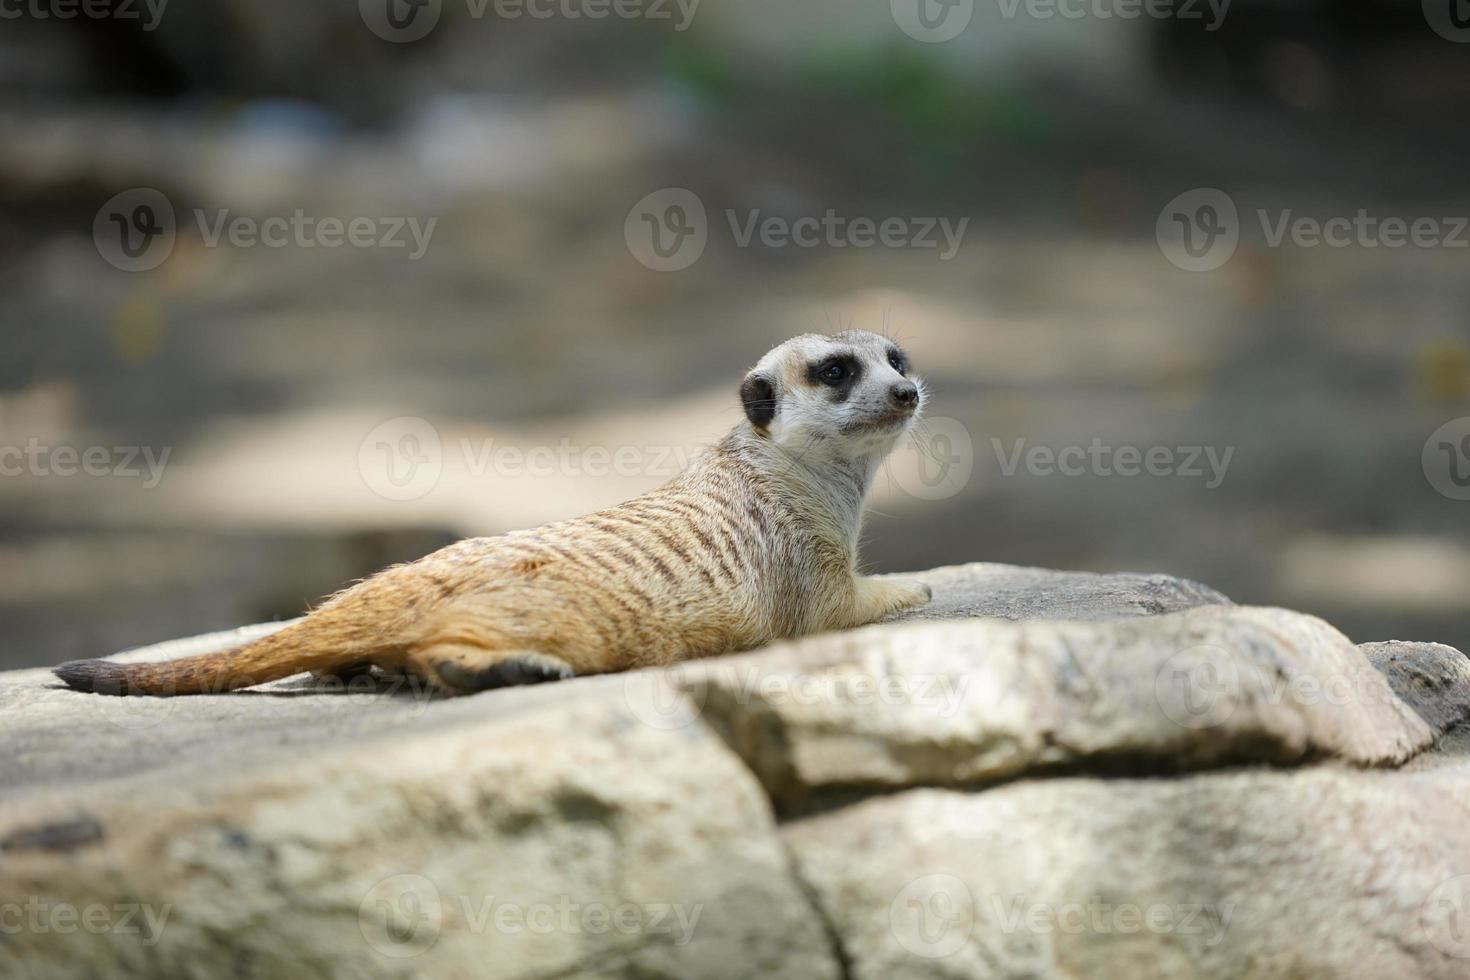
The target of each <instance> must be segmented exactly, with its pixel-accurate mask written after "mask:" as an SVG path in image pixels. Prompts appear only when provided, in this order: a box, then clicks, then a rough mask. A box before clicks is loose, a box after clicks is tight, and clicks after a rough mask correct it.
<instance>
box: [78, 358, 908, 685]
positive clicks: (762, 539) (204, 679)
mask: <svg viewBox="0 0 1470 980" xmlns="http://www.w3.org/2000/svg"><path fill="white" fill-rule="evenodd" d="M833 356H846V357H848V358H849V359H852V360H855V362H856V363H857V364H858V365H859V371H860V375H861V379H860V381H858V382H857V383H856V384H854V385H853V386H852V387H851V389H850V390H849V391H848V392H847V393H846V395H845V396H842V397H840V398H839V393H838V392H837V391H836V390H835V389H833V388H830V387H828V385H827V384H826V383H823V382H815V381H813V380H812V378H811V377H810V372H811V370H812V368H811V365H813V364H815V363H820V362H822V359H823V358H831V357H833ZM895 357H901V353H896V348H895V347H894V345H893V344H892V342H891V341H888V340H886V339H885V338H882V337H879V336H876V335H874V334H869V333H863V332H857V331H854V332H848V333H844V334H838V335H835V336H832V337H827V336H819V335H804V336H801V337H797V338H794V339H793V340H790V341H788V342H787V343H785V344H782V345H781V346H780V347H778V348H776V349H775V350H773V351H771V352H770V353H768V354H767V355H766V356H765V357H764V358H762V359H761V362H760V363H759V364H758V365H757V366H756V368H755V370H754V371H753V372H752V374H751V375H750V376H748V378H758V379H762V380H764V381H766V382H769V384H770V385H771V393H772V398H773V400H774V408H775V413H774V418H769V419H767V418H764V417H763V416H762V413H761V410H762V408H764V407H766V406H767V405H769V404H770V401H769V400H764V399H747V406H746V408H747V416H748V417H747V419H746V420H745V421H742V422H741V423H740V424H739V425H737V426H736V427H735V428H734V429H733V430H732V431H731V432H730V433H729V434H728V435H727V436H725V438H724V439H723V440H722V441H721V442H720V443H719V444H718V445H716V446H715V447H714V448H713V449H711V450H709V451H708V452H707V453H705V454H704V455H703V456H702V457H700V458H699V459H698V460H697V461H696V462H695V464H694V465H692V466H691V467H690V469H689V470H688V471H687V472H685V473H683V474H681V475H680V476H678V477H676V478H675V479H674V480H672V481H670V482H669V483H667V484H665V485H664V486H662V487H659V488H658V489H656V490H653V491H651V492H649V493H647V494H644V495H643V496H641V497H637V498H635V499H633V500H630V501H628V502H626V503H624V504H620V505H619V506H617V507H612V508H610V509H608V510H603V511H599V512H597V513H594V514H590V515H588V516H586V517H580V518H577V519H575V520H569V521H563V522H560V523H555V524H549V525H545V526H543V527H539V528H535V529H532V530H527V531H516V532H512V533H510V534H506V535H503V536H500V537H494V538H469V539H466V540H463V541H460V542H458V543H456V544H453V545H450V546H449V547H447V548H443V549H441V550H439V551H436V552H434V553H433V554H431V555H428V556H427V557H425V558H422V559H420V560H418V561H416V562H413V563H411V564H408V565H400V566H396V567H393V568H389V569H386V570H384V571H382V572H380V573H378V574H377V575H375V576H373V577H371V578H369V579H367V580H365V581H363V582H361V583H359V584H357V585H355V586H353V587H351V588H349V589H347V590H346V591H344V592H342V593H340V594H338V595H337V596H335V597H333V598H332V599H330V600H329V601H327V602H326V603H324V604H323V605H322V606H321V607H320V608H318V609H317V610H316V611H314V612H313V613H312V614H311V615H309V616H308V617H307V618H306V619H305V620H303V621H302V622H300V623H297V624H295V625H293V626H290V627H288V628H286V629H284V630H282V631H281V632H279V633H276V634H274V635H272V636H269V637H266V638H265V639H262V640H259V641H257V642H255V643H251V644H248V645H246V646H244V647H240V648H238V649H236V650H233V651H228V652H225V653H221V654H211V655H204V656H199V657H191V658H187V659H184V660H178V661H171V662H163V663H153V664H135V665H121V664H116V663H113V662H110V661H81V662H78V663H75V664H68V665H63V666H62V667H60V668H57V673H58V675H59V676H61V677H62V678H63V679H64V680H66V681H67V682H68V683H69V684H71V685H72V686H73V687H78V688H80V689H83V690H97V691H104V692H108V693H146V694H155V695H172V694H196V693H203V692H213V691H224V690H231V689H234V688H239V687H246V686H249V685H252V684H259V683H262V682H264V681H268V680H273V679H275V678H279V677H284V676H288V675H290V674H295V673H299V672H301V671H307V670H311V671H317V672H319V673H337V674H345V673H351V672H353V671H357V670H361V669H364V668H365V667H366V666H367V665H368V664H375V665H378V666H381V667H383V668H385V669H399V670H403V669H406V670H407V671H409V672H411V673H414V674H417V675H419V676H421V677H423V678H425V679H426V680H427V681H429V683H431V684H433V685H435V686H437V687H441V688H443V689H445V690H448V691H451V692H455V693H463V692H468V691H472V690H477V689H480V688H483V687H488V686H498V685H499V684H505V683H523V682H528V681H534V680H545V679H555V678H557V677H561V676H568V675H571V674H592V673H604V672H608V671H620V670H627V669H629V668H633V667H642V666H648V665H655V664H669V663H673V662H676V661H679V660H682V659H686V658H693V657H705V656H710V655H713V654H720V653H726V652H730V651H735V650H744V649H748V648H751V647H755V646H759V645H761V644H764V643H767V642H769V641H771V640H775V639H780V638H785V637H793V636H800V635H802V634H806V633H813V632H818V631H823V630H833V629H845V628H848V627H854V626H861V625H864V624H866V623H871V622H873V621H875V620H878V619H881V618H882V617H884V616H886V615H888V614H890V613H893V612H897V611H899V610H902V609H907V608H910V607H912V606H916V605H920V604H922V603H923V602H925V601H926V600H927V598H928V589H927V587H925V586H922V585H917V584H909V585H902V584H896V583H892V582H885V581H879V580H876V579H872V578H865V577H861V576H859V575H858V573H857V548H858V537H859V532H860V525H861V516H862V507H863V501H864V498H865V497H866V494H867V490H868V487H869V485H870V483H871V481H872V478H873V476H874V473H875V471H876V469H877V467H878V465H879V464H880V463H881V462H882V460H883V458H884V457H885V456H886V455H887V453H888V452H889V451H890V450H891V448H892V447H893V444H894V443H895V442H896V441H897V439H898V438H899V437H900V436H901V435H902V434H903V433H904V432H905V431H906V430H907V427H908V425H909V424H910V423H911V422H912V420H913V418H914V416H915V415H916V414H917V409H918V402H919V400H920V399H921V397H922V395H921V393H916V392H914V391H912V390H910V391H909V392H908V394H907V397H909V398H911V399H913V404H911V405H909V404H902V405H901V404H899V403H898V402H897V401H896V399H897V398H899V397H900V396H899V395H896V394H894V390H895V387H896V386H897V387H904V386H906V387H908V388H909V389H912V388H913V387H914V386H913V385H912V384H908V383H907V382H906V380H905V379H904V378H903V377H902V376H901V375H900V373H899V372H898V371H897V370H895V369H894V367H893V366H892V363H891V362H890V359H891V358H895ZM747 383H748V384H749V381H748V382H747ZM756 390H762V389H756ZM742 392H743V393H744V392H746V389H745V388H742ZM767 414H769V413H767ZM758 422H760V423H764V424H757V423H758ZM89 665H91V666H89Z"/></svg>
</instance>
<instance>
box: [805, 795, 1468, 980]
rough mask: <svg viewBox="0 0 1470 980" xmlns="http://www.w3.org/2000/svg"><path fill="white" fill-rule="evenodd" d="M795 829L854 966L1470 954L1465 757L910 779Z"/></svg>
mask: <svg viewBox="0 0 1470 980" xmlns="http://www.w3.org/2000/svg"><path fill="white" fill-rule="evenodd" d="M783 833H784V836H785V838H786V840H787V843H788V844H789V845H790V848H791V852H792V854H793V855H794V857H795V859H796V862H797V866H798V868H799V869H800V873H801V875H802V877H803V878H804V879H805V880H806V882H807V884H808V886H809V887H810V888H811V891H812V893H813V894H814V895H815V896H816V900H817V902H818V903H819V905H820V906H821V908H822V910H823V911H824V913H825V914H826V916H827V917H828V919H829V920H830V922H831V923H832V926H833V930H834V932H835V935H836V937H837V941H838V943H839V944H840V946H841V948H842V950H843V954H844V957H845V960H846V962H847V964H848V975H849V976H850V977H852V978H853V980H905V978H910V977H985V978H996V980H1000V978H1016V980H1021V978H1025V980H1045V978H1058V980H1061V978H1073V977H1128V978H1130V980H1149V978H1173V977H1229V978H1245V977H1253V978H1254V977H1258V978H1267V977H1281V978H1285V977H1343V978H1349V977H1362V978H1365V980H1376V978H1381V977H1416V978H1425V980H1431V978H1441V977H1442V978H1445V980H1449V978H1452V977H1453V978H1461V977H1464V976H1466V974H1467V972H1470V930H1467V929H1466V925H1467V924H1470V775H1467V772H1466V770H1465V768H1464V767H1461V768H1460V769H1459V770H1458V771H1451V770H1439V771H1436V772H1433V773H1420V774H1400V773H1384V772H1362V771H1351V770H1344V769H1340V768H1335V767H1322V768H1313V769H1306V770H1301V771H1285V772H1281V771H1268V770H1249V771H1242V772H1229V773H1209V774H1192V775H1189V776H1186V777H1181V778H1177V779H1166V780H1158V779H1145V780H1135V779H1115V780H1103V779H1071V778H1067V779H1052V780H1039V781H1023V782H1019V783H1014V784H1011V785H1007V786H1002V787H998V788H995V789H990V790H986V791H985V792H981V793H958V792H953V791H948V790H913V791H909V792H906V793H902V794H900V795H897V796H893V797H888V798H884V799H879V800H872V801H869V802H866V803H862V804H859V805H857V806H854V807H850V808H847V809H844V810H841V811H837V812H835V813H832V814H828V815H824V816H821V817H815V818H809V819H805V820H802V821H799V822H797V823H795V824H791V825H788V826H787V827H786V828H785V830H784V831H783Z"/></svg>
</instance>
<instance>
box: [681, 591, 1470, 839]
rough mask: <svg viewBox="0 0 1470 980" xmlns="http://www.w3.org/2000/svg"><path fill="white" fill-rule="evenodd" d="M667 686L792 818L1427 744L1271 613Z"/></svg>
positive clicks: (877, 647)
mask: <svg viewBox="0 0 1470 980" xmlns="http://www.w3.org/2000/svg"><path fill="white" fill-rule="evenodd" d="M1444 649H1445V650H1449V648H1444ZM1450 652H1451V653H1453V652H1454V651H1450ZM668 676H669V677H670V679H671V680H677V682H678V683H681V684H682V685H683V687H684V689H685V690H686V691H688V692H689V694H690V696H691V698H692V699H693V700H694V701H695V703H696V704H700V705H702V706H703V710H704V712H705V715H706V717H708V718H710V719H711V720H712V721H713V722H714V723H715V725H716V728H717V729H718V730H719V731H721V732H722V733H724V734H725V736H726V737H727V739H728V740H729V741H730V744H731V746H732V747H734V748H735V750H736V751H737V752H739V753H740V754H741V756H742V757H743V758H744V759H745V760H746V762H747V763H748V764H749V765H750V767H751V768H752V769H753V770H755V772H756V773H757V774H758V775H759V776H760V777H761V779H762V781H763V782H764V783H765V784H766V787H767V790H768V791H769V792H770V793H771V794H772V796H773V797H774V798H775V800H776V802H777V805H778V806H779V807H781V808H783V809H787V810H791V809H800V808H801V807H803V806H807V805H811V803H812V802H813V797H817V798H818V801H819V802H820V797H821V794H822V793H823V791H827V792H829V793H830V792H833V791H836V792H839V793H841V792H846V793H847V794H849V795H850V794H851V792H853V791H860V790H872V789H886V788H893V787H906V786H914V785H920V784H938V785H978V784H984V783H993V782H998V781H1000V780H1005V779H1012V778H1015V777H1016V776H1017V775H1020V774H1022V773H1024V772H1027V771H1031V770H1037V769H1059V768H1065V769H1077V768H1081V767H1093V768H1102V769H1116V768H1118V767H1132V768H1134V769H1144V770H1148V771H1178V770H1181V769H1190V768H1200V767H1207V766H1217V765H1222V764H1225V763H1230V762H1271V763H1276V764H1289V763H1294V762H1300V761H1302V760H1305V759H1312V758H1337V759H1342V760H1345V761H1348V762H1352V763H1356V764H1360V765H1383V764H1396V763H1401V762H1403V761H1405V760H1406V759H1408V758H1409V757H1410V756H1411V755H1413V754H1414V753H1416V752H1418V751H1420V750H1422V749H1423V748H1425V747H1426V746H1427V745H1429V743H1430V742H1431V741H1432V740H1433V738H1434V736H1435V735H1436V734H1438V729H1437V728H1435V727H1432V726H1431V724H1430V723H1426V720H1424V719H1421V718H1420V716H1419V715H1418V714H1417V713H1416V712H1415V711H1414V710H1413V709H1411V708H1409V707H1408V706H1406V705H1405V704H1404V703H1403V702H1402V701H1400V700H1399V698H1398V697H1397V696H1395V694H1394V693H1393V690H1392V689H1391V688H1390V686H1389V684H1388V683H1387V682H1386V681H1385V679H1384V677H1383V675H1382V674H1380V673H1379V672H1378V671H1377V670H1375V669H1374V668H1373V667H1372V666H1371V665H1370V664H1369V662H1368V660H1367V659H1366V658H1365V657H1364V655H1363V654H1362V653H1361V652H1360V651H1359V650H1358V649H1357V648H1355V647H1354V646H1353V644H1352V643H1351V642H1350V641H1349V640H1348V639H1347V638H1346V637H1344V636H1343V635H1342V634H1341V633H1339V632H1337V631H1336V630H1335V629H1333V628H1332V627H1331V626H1329V625H1327V624H1326V623H1324V622H1322V621H1321V620H1319V619H1316V618H1314V617H1311V616H1305V615H1302V614H1300V613H1293V612H1288V611H1286V610H1282V609H1258V608H1245V607H1236V606H1206V607H1201V608H1196V609H1192V610H1188V611H1186V612H1180V613H1172V614H1169V615H1164V616H1155V617H1149V618H1145V619H1129V620H1115V621H1109V622H1049V621H1041V622H1025V623H1008V622H1002V621H998V620H957V621H952V622H931V623H911V624H901V625H880V626H874V627H869V628H867V629H863V630H857V631H853V632H848V633H841V634H832V635H829V636H823V637H815V638H809V639H806V640H801V641H797V642H795V643H789V644H783V645H780V646H778V647H773V648H770V649H767V650H765V651H761V652H759V653H754V654H749V655H746V656H743V657H733V658H726V659H723V660H718V661H709V662H705V663H700V664H693V665H690V666H689V667H687V668H686V669H685V670H684V671H683V672H682V674H681V675H668ZM1464 693H1465V692H1464V691H1463V690H1462V691H1461V692H1460V694H1461V696H1463V695H1464ZM1446 718H1447V716H1442V715H1438V714H1437V715H1435V716H1434V718H1433V721H1434V722H1436V723H1439V724H1440V727H1442V726H1443V722H1444V721H1445V720H1446Z"/></svg>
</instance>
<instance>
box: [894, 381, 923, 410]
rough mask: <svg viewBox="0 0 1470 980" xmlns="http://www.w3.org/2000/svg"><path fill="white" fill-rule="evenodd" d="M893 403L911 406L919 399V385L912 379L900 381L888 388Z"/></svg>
mask: <svg viewBox="0 0 1470 980" xmlns="http://www.w3.org/2000/svg"><path fill="white" fill-rule="evenodd" d="M888 394H889V395H890V396H891V397H892V398H893V401H894V403H895V404H898V405H910V406H912V405H913V404H915V403H916V402H918V400H919V386H918V385H916V384H914V383H913V382H912V381H900V382H899V383H898V384H896V385H894V386H893V387H892V388H889V389H888Z"/></svg>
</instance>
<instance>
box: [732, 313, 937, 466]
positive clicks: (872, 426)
mask: <svg viewBox="0 0 1470 980" xmlns="http://www.w3.org/2000/svg"><path fill="white" fill-rule="evenodd" d="M740 401H741V402H742V403H743V404H744V406H745V415H746V417H747V418H749V419H750V424H751V425H752V426H753V427H754V428H755V430H756V432H757V433H759V434H761V435H764V436H766V437H767V438H770V439H772V440H773V441H775V442H776V443H777V444H778V445H780V446H782V447H783V448H786V449H788V450H790V451H791V452H792V453H794V454H798V455H802V454H809V453H813V454H817V455H830V454H836V455H840V456H843V457H848V458H853V457H860V456H873V455H878V456H881V455H885V454H887V453H888V451H889V450H891V449H892V448H893V445H894V443H895V442H897V441H898V438H899V437H900V436H901V435H903V433H904V432H906V431H907V430H908V427H909V426H910V425H911V424H912V423H913V421H914V418H915V416H917V414H918V412H919V409H920V408H921V407H922V405H923V401H924V390H923V387H922V385H920V384H919V382H918V381H917V380H916V379H914V378H912V377H911V376H910V374H909V361H908V356H907V355H906V354H904V352H903V350H902V349H901V348H900V347H899V346H898V345H897V344H896V343H894V342H893V341H891V340H889V339H888V338H887V337H881V336H879V335H878V334H874V333H868V332H867V331H865V330H848V331H845V332H843V333H839V334H833V335H831V336H827V335H823V334H803V335H802V336H800V337H793V338H792V339H791V340H788V341H787V342H786V343H784V344H782V345H781V346H780V347H777V348H775V349H774V350H772V351H770V352H769V353H768V354H766V356H765V357H763V358H761V360H760V363H759V364H757V365H756V366H755V369H754V370H752V371H751V372H750V373H749V374H748V375H746V377H745V381H744V382H743V383H742V384H741V386H740Z"/></svg>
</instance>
